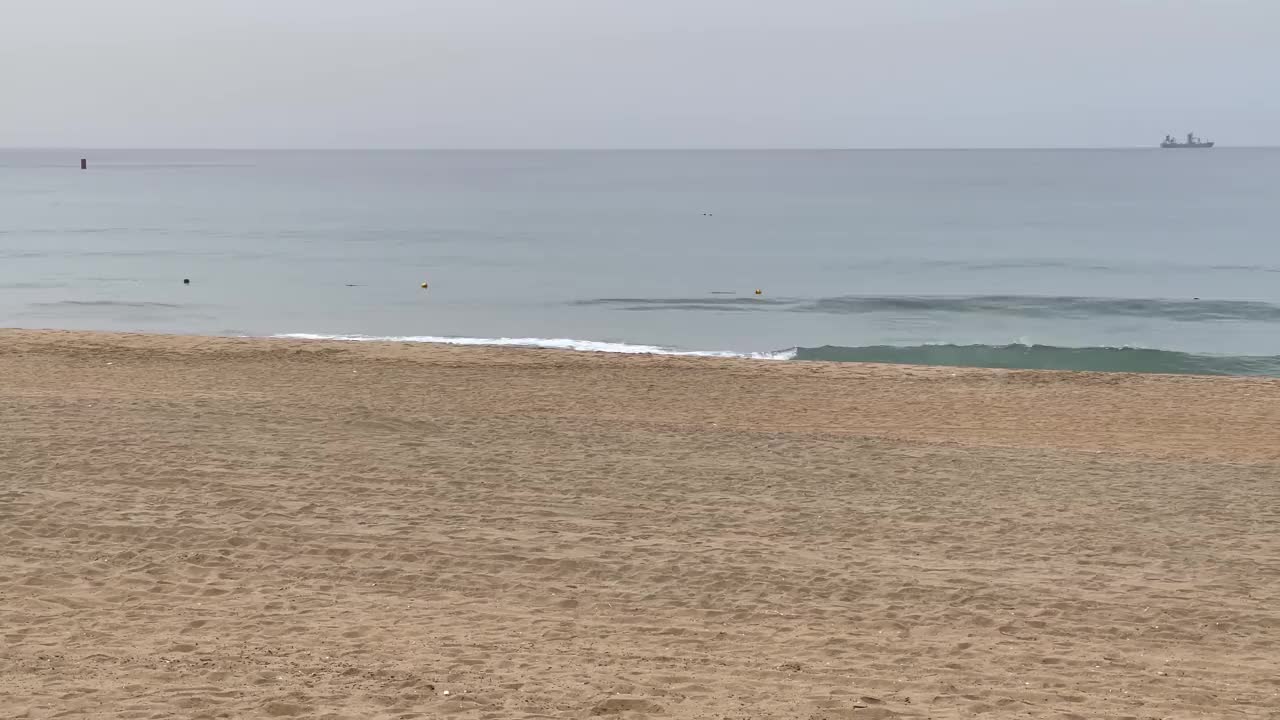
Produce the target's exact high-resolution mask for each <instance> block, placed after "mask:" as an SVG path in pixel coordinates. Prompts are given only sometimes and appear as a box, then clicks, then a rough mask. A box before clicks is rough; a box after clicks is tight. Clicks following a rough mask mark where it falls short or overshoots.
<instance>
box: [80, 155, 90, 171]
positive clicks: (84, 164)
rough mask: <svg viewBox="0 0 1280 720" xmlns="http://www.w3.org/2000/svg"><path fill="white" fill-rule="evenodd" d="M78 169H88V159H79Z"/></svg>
mask: <svg viewBox="0 0 1280 720" xmlns="http://www.w3.org/2000/svg"><path fill="white" fill-rule="evenodd" d="M80 169H81V170H88V169H89V159H88V158H80Z"/></svg>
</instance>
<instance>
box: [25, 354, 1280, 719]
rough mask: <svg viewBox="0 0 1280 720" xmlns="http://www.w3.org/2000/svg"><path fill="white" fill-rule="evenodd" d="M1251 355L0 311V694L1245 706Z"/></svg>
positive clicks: (327, 708)
mask: <svg viewBox="0 0 1280 720" xmlns="http://www.w3.org/2000/svg"><path fill="white" fill-rule="evenodd" d="M1278 528H1280V381H1274V380H1258V379H1225V378H1196V377H1161V376H1137V375H1098V374H1066V373H1043V372H1010V371H993V370H953V369H943V368H916V367H889V366H869V365H857V366H855V365H834V364H808V363H779V362H751V361H731V360H710V359H691V358H666V357H623V356H603V355H590V354H578V353H566V352H554V351H536V350H514V349H501V350H499V349H485V348H465V349H463V348H448V347H438V346H422V345H414V346H409V345H397V344H368V345H365V344H342V343H319V342H301V341H275V340H242V339H225V338H222V339H219V338H203V337H167V336H142V335H111V334H92V333H66V332H30V331H0V640H2V642H0V717H5V718H11V717H12V718H20V717H30V718H44V717H54V716H59V717H93V718H155V717H182V718H253V717H288V716H295V717H305V718H361V719H363V718H410V717H421V718H440V717H459V718H495V719H496V718H560V717H574V718H579V717H593V716H605V717H622V718H627V717H672V718H690V719H692V718H856V719H863V718H888V717H918V718H957V717H970V716H979V715H980V716H982V717H1017V718H1040V717H1052V718H1142V719H1144V720H1145V719H1147V718H1193V717H1194V718H1199V717H1213V718H1268V717H1270V718H1274V717H1280V715H1277V714H1276V713H1277V712H1280V627H1278V626H1280V532H1277V529H1278Z"/></svg>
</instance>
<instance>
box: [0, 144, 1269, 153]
mask: <svg viewBox="0 0 1280 720" xmlns="http://www.w3.org/2000/svg"><path fill="white" fill-rule="evenodd" d="M1276 148H1280V145H1225V146H1224V145H1216V144H1215V147H1214V149H1232V150H1270V149H1276ZM1160 149H1162V148H1161V147H1160V146H1159V145H1096V146H1095V145H1058V146H1034V145H1027V146H1014V145H1008V146H969V147H963V146H903V147H820V146H815V147H730V146H725V147H676V146H673V147H357V146H342V147H304V146H298V147H287V146H242V147H237V146H199V147H197V146H192V147H182V146H176V145H174V146H162V145H156V146H127V145H103V146H88V145H85V146H74V145H48V146H39V145H30V146H0V152H70V151H77V152H81V151H90V150H100V151H104V152H119V151H148V152H154V151H171V152H172V151H183V152H190V151H197V152H993V151H1013V152H1018V151H1065V152H1070V151H1091V150H1092V151H1096V150H1160Z"/></svg>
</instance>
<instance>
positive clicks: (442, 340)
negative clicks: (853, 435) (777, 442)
mask: <svg viewBox="0 0 1280 720" xmlns="http://www.w3.org/2000/svg"><path fill="white" fill-rule="evenodd" d="M272 337H275V338H282V339H290V340H345V341H350V342H411V343H432V344H438V345H484V346H490V347H523V348H544V349H547V350H575V351H577V352H598V353H617V354H623V355H672V356H677V357H721V358H744V359H748V360H793V359H795V356H796V349H795V348H791V349H789V350H779V351H776V352H763V353H760V352H755V353H740V352H730V351H727V350H676V349H674V348H666V347H661V346H658V345H632V344H629V343H611V342H599V341H596V340H572V339H569V338H469V337H438V336H433V335H408V336H375V335H316V334H312V333H284V334H280V335H272Z"/></svg>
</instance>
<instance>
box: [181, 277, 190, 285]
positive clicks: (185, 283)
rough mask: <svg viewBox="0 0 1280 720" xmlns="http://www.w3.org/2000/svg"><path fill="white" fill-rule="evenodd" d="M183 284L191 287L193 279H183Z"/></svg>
mask: <svg viewBox="0 0 1280 720" xmlns="http://www.w3.org/2000/svg"><path fill="white" fill-rule="evenodd" d="M182 284H183V285H190V284H191V278H182Z"/></svg>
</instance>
